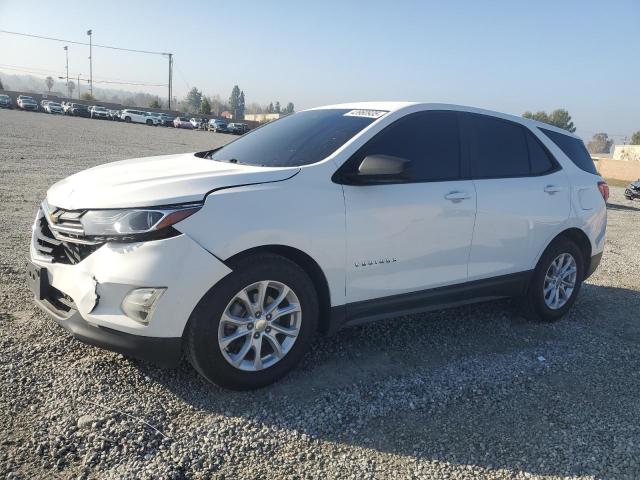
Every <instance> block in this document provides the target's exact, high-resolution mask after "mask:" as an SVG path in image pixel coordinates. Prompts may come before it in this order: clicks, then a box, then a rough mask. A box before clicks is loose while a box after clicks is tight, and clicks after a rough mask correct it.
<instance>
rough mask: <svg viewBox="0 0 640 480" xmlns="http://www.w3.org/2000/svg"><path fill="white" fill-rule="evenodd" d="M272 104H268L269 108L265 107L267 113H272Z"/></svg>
mask: <svg viewBox="0 0 640 480" xmlns="http://www.w3.org/2000/svg"><path fill="white" fill-rule="evenodd" d="M273 111H274V110H273V102H269V106H268V107H267V113H273Z"/></svg>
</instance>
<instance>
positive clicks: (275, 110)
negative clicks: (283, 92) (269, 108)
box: [273, 102, 280, 113]
mask: <svg viewBox="0 0 640 480" xmlns="http://www.w3.org/2000/svg"><path fill="white" fill-rule="evenodd" d="M273 111H274V113H280V102H276V106H275V107H273Z"/></svg>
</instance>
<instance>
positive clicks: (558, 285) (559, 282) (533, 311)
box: [523, 239, 584, 322]
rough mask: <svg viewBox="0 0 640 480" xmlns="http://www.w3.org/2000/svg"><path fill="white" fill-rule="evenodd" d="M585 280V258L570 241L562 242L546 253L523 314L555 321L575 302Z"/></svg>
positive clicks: (548, 249)
mask: <svg viewBox="0 0 640 480" xmlns="http://www.w3.org/2000/svg"><path fill="white" fill-rule="evenodd" d="M583 279H584V255H583V253H582V251H581V250H580V248H579V247H578V246H577V245H576V244H575V243H573V242H572V241H570V240H567V239H560V240H557V241H555V242H554V243H552V244H551V245H550V246H549V247H548V248H547V250H546V251H545V252H544V254H543V255H542V257H541V258H540V261H539V262H538V265H537V266H536V269H535V271H534V274H533V277H532V278H531V282H530V284H529V288H528V291H527V295H526V297H525V299H524V305H523V306H524V313H525V316H527V317H528V318H530V319H533V320H539V321H547V322H551V321H555V320H558V319H560V318H561V317H562V316H563V315H565V314H566V313H567V311H568V310H569V309H570V308H571V306H572V305H573V303H574V302H575V301H576V298H577V296H578V293H579V292H580V287H581V286H582V280H583Z"/></svg>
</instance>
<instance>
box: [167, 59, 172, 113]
mask: <svg viewBox="0 0 640 480" xmlns="http://www.w3.org/2000/svg"><path fill="white" fill-rule="evenodd" d="M167 55H168V56H169V102H168V103H169V110H171V96H172V93H173V92H172V90H173V80H172V78H173V53H167Z"/></svg>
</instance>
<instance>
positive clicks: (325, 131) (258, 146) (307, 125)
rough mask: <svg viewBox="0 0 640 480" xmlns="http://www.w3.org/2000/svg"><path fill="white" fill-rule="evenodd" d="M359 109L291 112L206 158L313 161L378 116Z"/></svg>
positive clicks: (277, 163)
mask: <svg viewBox="0 0 640 480" xmlns="http://www.w3.org/2000/svg"><path fill="white" fill-rule="evenodd" d="M361 112H362V111H360V110H349V109H326V110H308V111H306V112H300V113H295V114H293V115H289V116H286V117H284V118H281V119H280V120H276V121H274V122H272V123H268V124H266V125H265V126H263V127H261V128H257V129H255V130H253V131H251V132H250V133H248V134H246V135H244V136H242V137H240V138H239V139H238V140H236V141H235V142H232V143H229V144H228V145H226V146H225V147H223V148H221V149H220V150H216V151H215V152H213V153H212V154H211V156H210V158H211V159H212V160H218V161H233V162H237V163H241V164H245V165H261V166H265V167H293V166H300V165H309V164H311V163H316V162H319V161H320V160H322V159H324V158H326V157H327V156H329V155H331V154H332V153H333V152H335V151H336V150H337V149H338V148H340V147H341V146H342V145H344V144H345V143H346V142H347V141H348V140H350V139H351V138H352V137H353V136H354V135H355V134H357V133H358V132H360V131H361V130H362V129H364V128H365V127H367V126H368V125H370V124H371V123H372V122H373V121H374V120H375V119H376V118H379V116H380V115H378V116H377V117H375V118H374V117H373V116H372V115H367V113H366V112H364V113H361ZM379 113H382V112H379ZM229 126H230V127H231V125H229ZM236 126H240V124H236Z"/></svg>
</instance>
